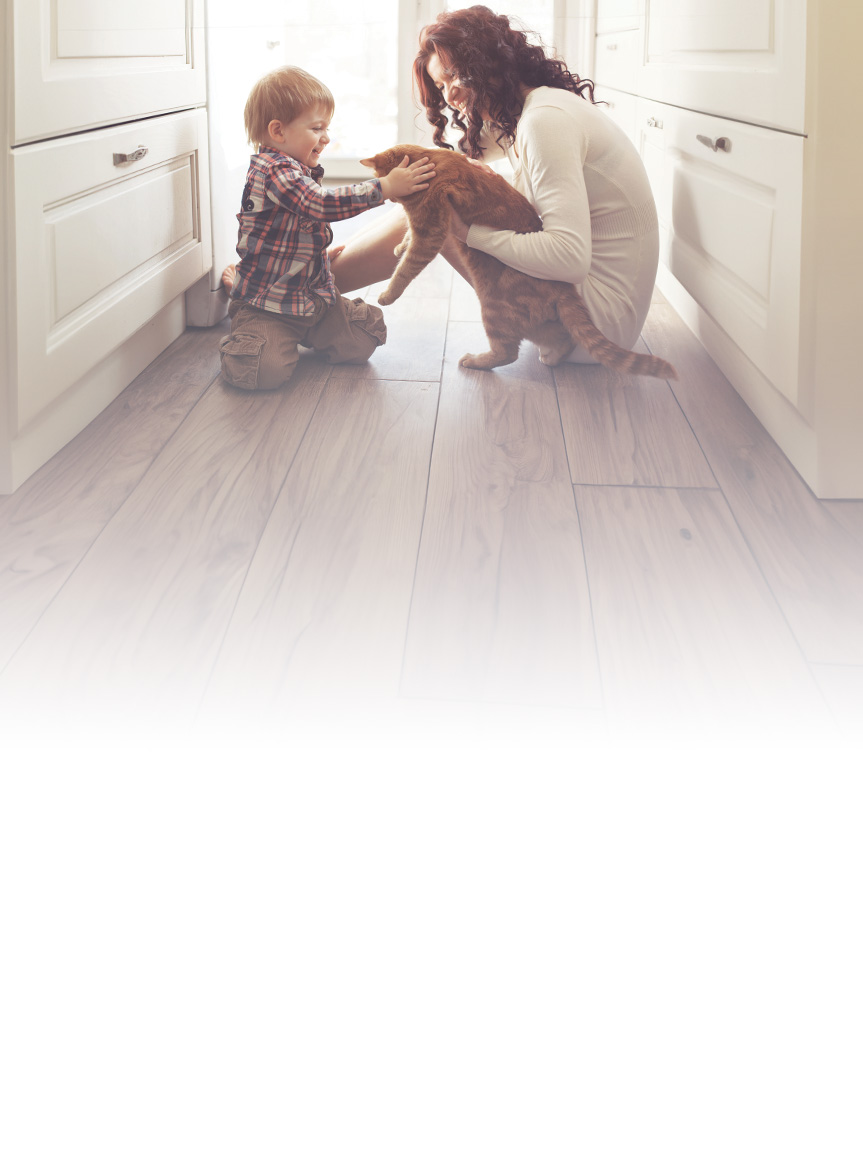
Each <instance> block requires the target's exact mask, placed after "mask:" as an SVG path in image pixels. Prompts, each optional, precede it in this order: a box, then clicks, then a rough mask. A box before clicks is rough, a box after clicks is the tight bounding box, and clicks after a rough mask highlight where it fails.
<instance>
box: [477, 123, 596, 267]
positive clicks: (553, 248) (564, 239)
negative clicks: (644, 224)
mask: <svg viewBox="0 0 863 1150" xmlns="http://www.w3.org/2000/svg"><path fill="white" fill-rule="evenodd" d="M587 145H588V138H587V132H586V130H585V129H584V127H583V126H582V125H580V124H579V123H578V121H577V120H575V119H574V118H573V117H571V116H568V115H567V114H566V113H565V112H563V111H561V110H560V109H559V108H552V107H539V108H536V109H535V110H533V111H530V112H528V113H526V114H525V115H524V116H522V118H521V121H520V122H519V126H518V148H519V151H520V152H521V157H522V165H523V167H524V170H525V172H526V173H527V177H528V180H529V182H530V186H531V189H532V192H533V202H534V206H535V207H536V210H537V211H538V212H539V215H540V217H541V218H542V228H543V230H542V231H541V232H528V233H527V234H525V235H519V234H518V233H517V232H514V231H505V230H500V231H499V230H497V229H495V228H487V227H483V226H481V225H479V224H473V225H472V226H471V227H470V228H469V230H468V234H467V243H468V246H469V247H472V248H477V249H479V251H483V252H487V253H488V254H489V255H492V256H495V257H496V258H497V259H499V260H500V261H501V262H502V263H505V264H507V265H508V266H509V267H513V268H515V269H516V271H520V272H526V273H527V274H528V275H532V276H536V278H537V279H546V280H563V281H564V282H567V283H581V282H582V280H584V279H585V277H586V276H587V273H588V271H589V270H590V260H591V243H590V205H589V203H588V199H587V189H586V187H585V183H584V162H585V159H586V157H587Z"/></svg>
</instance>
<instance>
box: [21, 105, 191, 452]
mask: <svg viewBox="0 0 863 1150" xmlns="http://www.w3.org/2000/svg"><path fill="white" fill-rule="evenodd" d="M139 152H143V153H145V154H144V155H141V156H140V157H139V158H138V159H131V158H130V159H128V160H123V159H119V157H121V156H130V157H131V156H135V155H136V154H137V153H139ZM206 156H207V123H206V113H205V112H204V111H203V109H196V110H190V111H186V112H176V113H174V114H172V115H169V116H159V117H156V118H154V119H148V120H141V121H139V122H137V123H135V124H131V125H125V126H123V127H122V128H107V129H102V130H101V131H96V132H87V133H85V134H83V135H75V136H66V137H63V138H61V139H59V140H51V141H48V142H44V143H39V144H33V145H30V146H29V147H26V148H19V149H16V150H15V152H14V153H13V155H12V171H13V186H14V195H15V204H14V206H15V218H16V242H15V279H14V288H15V294H16V299H17V307H16V344H17V348H18V356H17V367H18V370H17V376H16V380H15V386H14V389H13V396H14V407H15V414H14V430H15V431H16V432H18V431H21V430H22V429H23V428H25V427H26V426H27V424H28V423H30V422H31V421H32V420H33V419H34V418H35V417H36V416H38V415H39V413H40V412H42V411H43V410H44V409H45V408H46V407H47V406H48V405H49V404H50V403H51V402H53V401H54V400H55V399H57V397H58V396H61V395H62V394H63V393H64V392H65V391H67V390H68V389H69V388H70V387H72V386H73V385H74V384H75V382H76V381H77V380H78V379H80V378H81V377H82V376H83V375H85V374H86V372H87V371H89V370H90V369H91V368H92V367H94V366H95V364H97V363H98V362H99V360H101V359H103V358H104V356H105V355H106V354H107V353H108V352H110V351H113V350H114V349H115V348H116V347H119V345H120V344H122V343H123V342H124V341H125V340H126V339H128V338H129V336H131V335H133V334H134V332H135V331H137V329H138V328H139V327H140V326H141V321H142V318H144V319H149V318H150V317H151V316H153V315H155V314H156V313H157V312H158V311H160V310H161V309H162V308H163V307H164V306H165V305H167V304H168V303H170V301H171V300H172V299H174V298H175V297H176V296H179V295H180V294H181V293H182V292H183V291H184V290H185V289H186V288H187V287H188V286H189V284H190V283H193V282H194V281H195V280H197V279H198V278H199V277H200V276H201V275H203V274H204V272H205V271H206V266H207V263H208V252H207V249H206V246H205V245H206V241H207V239H208V237H209V235H210V229H209V204H208V201H207V199H206V198H202V196H201V174H202V172H205V171H206V167H207V164H206ZM205 186H206V185H205Z"/></svg>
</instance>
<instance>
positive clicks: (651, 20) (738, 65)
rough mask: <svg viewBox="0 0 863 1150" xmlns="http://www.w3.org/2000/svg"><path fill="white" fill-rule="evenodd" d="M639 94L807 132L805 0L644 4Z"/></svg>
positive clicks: (647, 1)
mask: <svg viewBox="0 0 863 1150" xmlns="http://www.w3.org/2000/svg"><path fill="white" fill-rule="evenodd" d="M644 4H645V12H644V23H643V35H644V51H643V58H642V60H640V61H639V64H640V72H641V74H640V76H639V78H638V81H637V84H638V86H637V91H638V93H639V95H642V96H645V97H648V98H650V99H653V100H662V101H663V102H665V103H670V104H678V105H681V106H682V107H685V108H692V109H695V110H698V111H702V112H708V113H711V114H715V115H721V116H727V117H732V118H734V119H740V120H744V121H747V122H750V123H757V124H763V125H767V126H770V127H777V128H784V129H786V130H788V131H792V132H802V131H803V130H804V95H805V84H804V76H805V70H806V0H723V3H722V4H721V5H714V4H709V5H707V4H705V3H704V0H644Z"/></svg>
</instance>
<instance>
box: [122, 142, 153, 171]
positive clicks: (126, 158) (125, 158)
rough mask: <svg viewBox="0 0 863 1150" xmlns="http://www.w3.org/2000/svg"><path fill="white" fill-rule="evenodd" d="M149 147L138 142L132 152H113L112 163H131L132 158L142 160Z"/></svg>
mask: <svg viewBox="0 0 863 1150" xmlns="http://www.w3.org/2000/svg"><path fill="white" fill-rule="evenodd" d="M149 150H150V149H149V148H145V147H144V145H143V144H139V145H138V147H137V148H136V149H135V150H134V152H115V153H114V164H115V166H116V165H117V164H131V162H132V161H133V160H143V158H144V156H146V154H147V153H148V152H149Z"/></svg>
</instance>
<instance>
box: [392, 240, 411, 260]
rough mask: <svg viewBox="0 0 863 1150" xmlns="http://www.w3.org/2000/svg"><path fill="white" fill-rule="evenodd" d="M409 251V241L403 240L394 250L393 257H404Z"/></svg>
mask: <svg viewBox="0 0 863 1150" xmlns="http://www.w3.org/2000/svg"><path fill="white" fill-rule="evenodd" d="M407 250H408V241H407V240H402V242H401V243H400V244H399V245H398V247H396V248H393V255H394V256H402V255H404V253H405V252H406V251H407Z"/></svg>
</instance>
